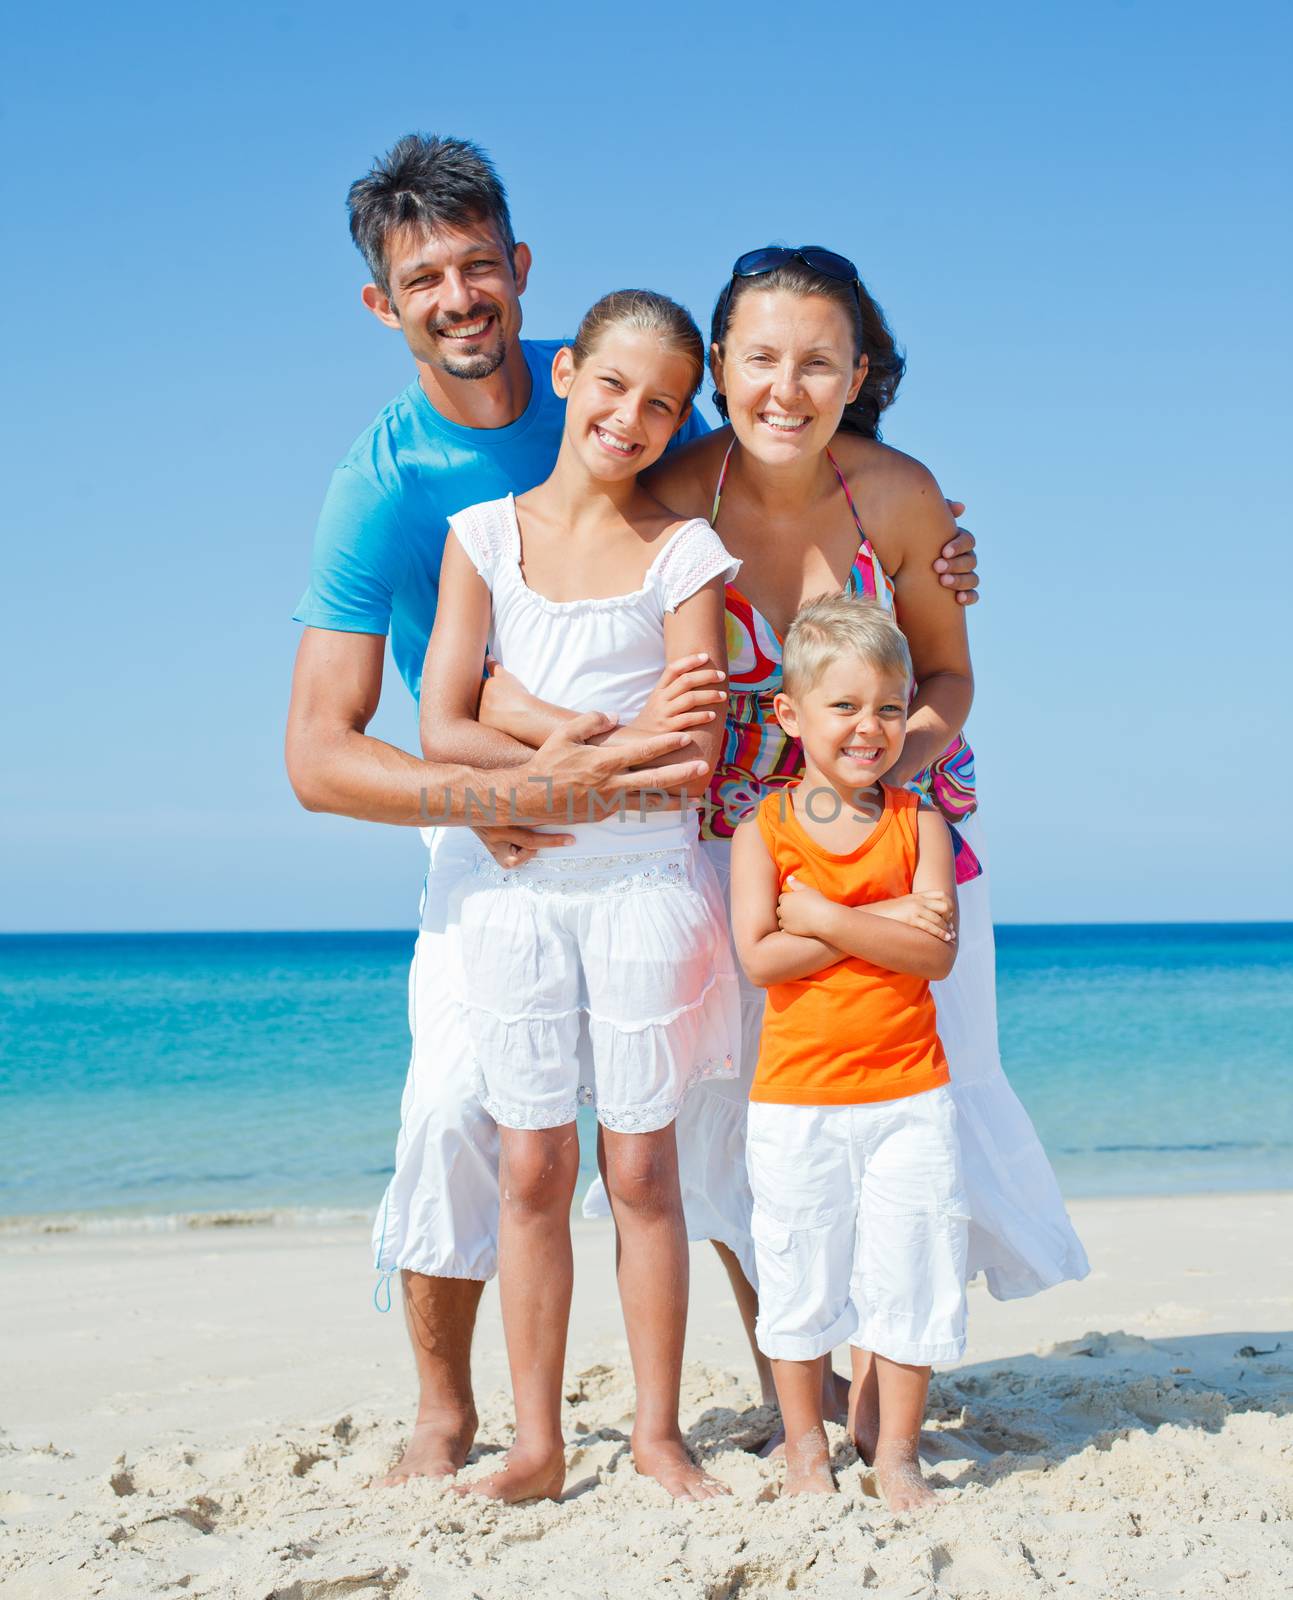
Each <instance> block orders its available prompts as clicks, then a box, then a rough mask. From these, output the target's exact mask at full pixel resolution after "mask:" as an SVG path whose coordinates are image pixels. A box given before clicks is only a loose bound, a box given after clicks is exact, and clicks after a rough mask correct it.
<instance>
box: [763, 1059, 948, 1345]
mask: <svg viewBox="0 0 1293 1600" xmlns="http://www.w3.org/2000/svg"><path fill="white" fill-rule="evenodd" d="M746 1162H747V1165H748V1168H749V1174H750V1186H751V1188H752V1190H753V1192H754V1219H753V1234H754V1253H755V1259H756V1262H757V1266H758V1274H759V1319H758V1323H757V1325H756V1329H755V1334H756V1337H757V1339H758V1344H759V1349H760V1350H762V1351H763V1353H764V1355H766V1356H768V1357H770V1358H771V1359H772V1360H774V1361H811V1360H814V1359H815V1358H816V1357H818V1356H823V1355H826V1354H827V1353H828V1352H829V1351H831V1350H833V1349H834V1348H835V1346H836V1345H838V1344H843V1343H844V1342H845V1341H846V1340H847V1341H848V1342H849V1343H850V1344H854V1345H858V1346H859V1347H860V1348H862V1349H864V1350H873V1351H875V1353H876V1354H877V1355H881V1356H887V1357H888V1358H889V1359H890V1360H891V1361H905V1362H910V1363H912V1364H913V1365H916V1366H928V1365H930V1364H931V1363H932V1362H935V1361H956V1360H959V1358H960V1357H961V1355H962V1354H963V1353H964V1351H965V1251H966V1231H967V1213H968V1206H967V1204H966V1199H965V1193H964V1190H963V1188H962V1184H961V1164H960V1154H959V1148H958V1144H957V1136H956V1106H955V1103H954V1101H953V1099H952V1095H951V1091H950V1090H949V1089H948V1088H947V1087H946V1086H944V1087H942V1088H939V1089H929V1090H926V1091H925V1093H923V1094H915V1095H909V1096H907V1097H906V1098H905V1099H902V1100H881V1101H876V1102H872V1103H869V1104H867V1105H855V1106H793V1105H792V1106H787V1105H768V1104H765V1103H763V1102H760V1101H756V1102H754V1103H753V1104H752V1105H751V1106H750V1115H749V1130H748V1139H747V1144H746Z"/></svg>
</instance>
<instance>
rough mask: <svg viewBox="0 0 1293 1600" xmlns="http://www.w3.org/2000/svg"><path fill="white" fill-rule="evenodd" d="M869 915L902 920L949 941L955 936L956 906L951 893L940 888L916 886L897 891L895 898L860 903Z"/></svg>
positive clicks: (909, 925) (912, 926) (910, 925)
mask: <svg viewBox="0 0 1293 1600" xmlns="http://www.w3.org/2000/svg"><path fill="white" fill-rule="evenodd" d="M861 909H862V910H863V911H869V912H870V913H871V914H872V916H876V917H890V918H892V920H893V921H894V922H905V923H906V924H907V926H908V927H910V928H919V929H920V930H921V931H922V933H932V934H933V935H934V937H935V938H936V939H943V940H945V941H950V940H952V939H955V938H956V929H955V926H954V920H955V917H956V906H955V904H954V903H953V900H952V897H951V895H948V894H944V893H943V891H942V890H941V889H918V890H916V891H915V892H914V893H912V894H904V895H900V896H899V897H898V898H897V899H896V900H876V901H874V902H873V903H872V904H871V905H867V906H862V907H861Z"/></svg>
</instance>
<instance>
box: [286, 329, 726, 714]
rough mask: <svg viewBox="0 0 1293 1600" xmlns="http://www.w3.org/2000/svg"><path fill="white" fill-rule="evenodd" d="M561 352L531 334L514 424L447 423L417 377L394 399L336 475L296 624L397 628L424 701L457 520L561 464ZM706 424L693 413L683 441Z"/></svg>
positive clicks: (396, 642)
mask: <svg viewBox="0 0 1293 1600" xmlns="http://www.w3.org/2000/svg"><path fill="white" fill-rule="evenodd" d="M560 348H561V341H559V340H552V339H540V340H536V339H522V341H521V349H522V351H523V352H524V355H525V360H526V363H527V365H528V366H529V368H530V377H531V380H532V382H531V392H530V401H529V404H528V405H527V406H526V408H525V410H524V411H523V412H522V413H521V415H520V416H519V417H518V418H517V419H516V421H515V422H510V423H508V425H507V427H505V428H466V427H462V426H461V425H460V424H458V423H456V422H449V421H448V420H447V419H446V418H444V417H442V416H441V415H440V413H439V412H438V411H437V410H436V409H435V407H434V406H433V405H432V404H431V402H430V401H429V400H428V399H427V397H426V395H425V394H424V393H423V390H422V386H421V385H420V384H419V383H418V381H417V379H416V378H415V379H414V380H413V382H412V383H411V384H409V386H408V388H407V389H405V391H404V392H403V394H400V395H397V396H396V398H395V399H394V400H392V401H391V403H390V405H388V406H387V407H386V409H385V410H384V411H383V412H382V413H381V414H380V415H379V416H378V418H377V420H376V421H375V422H374V423H373V425H372V426H371V427H370V428H368V429H366V430H365V432H363V433H361V434H360V436H359V438H358V439H356V440H355V442H354V444H353V445H352V446H351V447H350V451H349V453H348V454H347V456H346V458H345V460H344V461H343V462H342V463H341V465H340V466H339V467H338V468H337V470H336V471H335V472H334V473H333V475H332V482H331V483H330V484H329V485H328V493H327V496H326V498H325V500H324V502H323V510H322V511H321V512H320V513H319V524H318V527H317V529H316V530H315V535H314V553H313V556H312V558H311V561H310V586H309V588H308V589H307V590H306V591H305V594H304V596H303V597H302V600H301V603H300V605H299V606H298V607H297V608H296V612H295V620H296V621H297V622H304V623H306V624H307V625H308V626H309V627H311V628H332V629H335V630H337V631H338V632H340V633H382V634H384V633H387V632H389V633H390V636H391V653H392V654H393V655H394V657H395V665H396V667H397V669H398V670H399V674H400V677H401V678H403V679H404V681H405V683H406V684H408V686H409V689H410V690H411V692H412V694H413V696H414V698H416V697H417V694H418V691H419V689H420V688H421V684H422V662H423V658H424V657H425V655H426V649H427V640H428V639H429V638H430V637H431V625H432V623H433V622H434V621H435V608H436V599H437V597H438V594H439V589H440V559H441V557H442V556H443V555H444V542H445V537H446V535H447V533H448V531H449V526H448V525H449V518H450V517H451V516H452V515H453V514H454V512H456V511H461V510H462V509H463V507H464V506H472V505H477V504H478V503H479V502H480V501H482V500H498V499H501V498H502V497H503V496H504V495H506V494H523V493H524V492H525V491H526V490H527V489H533V488H534V486H535V484H538V483H542V482H543V480H544V479H545V478H546V477H548V475H549V474H550V473H551V471H552V469H553V467H554V466H555V465H556V461H557V450H558V448H559V447H560V444H561V430H562V427H563V426H564V424H565V420H566V402H565V401H564V400H560V399H558V398H557V396H556V395H555V394H554V393H553V392H552V358H553V357H554V356H555V355H556V353H557V351H558V350H559V349H560ZM707 431H708V430H707V428H706V424H705V422H704V420H703V418H701V417H700V415H699V414H698V413H697V412H696V411H695V410H694V409H693V411H692V413H691V416H690V417H689V418H688V419H687V422H686V423H685V424H684V426H683V427H682V428H681V429H680V431H679V434H678V436H677V440H676V441H675V442H677V443H682V442H683V441H684V440H687V439H694V438H697V437H699V435H701V434H703V433H705V432H707Z"/></svg>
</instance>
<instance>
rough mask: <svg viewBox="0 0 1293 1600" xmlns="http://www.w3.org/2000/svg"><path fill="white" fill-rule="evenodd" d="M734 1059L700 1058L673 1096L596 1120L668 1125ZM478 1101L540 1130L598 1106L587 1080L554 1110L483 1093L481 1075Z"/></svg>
mask: <svg viewBox="0 0 1293 1600" xmlns="http://www.w3.org/2000/svg"><path fill="white" fill-rule="evenodd" d="M736 1075H737V1074H736V1063H735V1060H734V1059H733V1057H732V1056H730V1055H725V1056H711V1057H710V1058H709V1059H708V1060H707V1061H701V1062H698V1063H697V1064H696V1066H694V1067H693V1068H692V1069H691V1071H690V1072H689V1073H688V1074H687V1079H686V1081H685V1083H684V1084H683V1086H682V1088H681V1089H680V1090H679V1092H678V1094H677V1095H676V1097H675V1098H674V1099H672V1100H666V1101H665V1102H664V1103H663V1104H660V1103H657V1104H656V1105H653V1106H624V1107H616V1108H615V1109H614V1110H598V1112H597V1120H598V1122H600V1123H601V1125H602V1126H603V1127H604V1128H609V1129H610V1130H611V1132H612V1133H655V1132H656V1131H657V1130H658V1129H660V1128H667V1127H668V1126H669V1124H670V1123H671V1122H673V1121H675V1119H676V1118H677V1116H678V1113H679V1111H681V1110H682V1103H683V1101H684V1100H685V1099H686V1098H687V1096H688V1095H689V1094H690V1093H691V1091H692V1090H693V1089H694V1088H696V1086H697V1085H698V1084H700V1083H703V1082H704V1081H705V1080H706V1079H709V1078H735V1077H736ZM477 1085H478V1087H477V1094H478V1096H479V1098H480V1103H481V1105H482V1106H484V1108H485V1110H486V1111H488V1112H489V1114H490V1116H491V1117H493V1119H494V1121H495V1122H497V1123H499V1124H500V1125H501V1126H502V1127H504V1128H521V1129H525V1130H527V1131H531V1130H532V1131H535V1132H542V1131H543V1130H545V1129H547V1128H564V1127H565V1126H566V1124H567V1123H570V1122H573V1121H574V1120H575V1112H576V1111H577V1110H578V1108H579V1107H580V1106H592V1107H594V1108H596V1106H597V1094H596V1091H595V1090H594V1089H592V1088H591V1087H590V1086H589V1085H588V1084H580V1086H579V1092H578V1093H577V1095H576V1096H575V1098H574V1099H573V1100H568V1101H562V1103H561V1105H560V1106H559V1107H558V1108H557V1109H556V1110H555V1111H554V1110H552V1109H551V1108H549V1109H547V1110H540V1109H539V1108H538V1107H536V1106H522V1105H516V1104H514V1103H513V1102H512V1101H508V1100H495V1099H494V1098H493V1097H492V1096H490V1095H488V1094H486V1093H485V1086H484V1079H483V1078H479V1077H478V1079H477Z"/></svg>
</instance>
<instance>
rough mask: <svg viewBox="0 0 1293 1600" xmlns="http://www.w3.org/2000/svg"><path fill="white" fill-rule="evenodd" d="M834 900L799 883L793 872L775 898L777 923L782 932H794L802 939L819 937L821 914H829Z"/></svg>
mask: <svg viewBox="0 0 1293 1600" xmlns="http://www.w3.org/2000/svg"><path fill="white" fill-rule="evenodd" d="M834 905H835V902H834V901H833V900H828V899H827V898H826V896H825V895H824V894H822V893H821V891H820V890H818V889H810V888H809V887H808V885H807V884H804V883H800V881H799V879H798V878H796V877H795V876H794V875H793V873H792V874H791V876H790V877H788V878H787V879H786V886H785V888H784V889H782V891H781V895H780V898H779V899H778V900H777V924H778V926H779V927H780V929H781V931H782V933H795V934H798V935H799V936H800V938H803V939H817V938H820V937H821V934H820V932H819V929H820V928H821V926H822V918H823V916H829V915H830V912H831V911H832V910H833V909H834Z"/></svg>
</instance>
